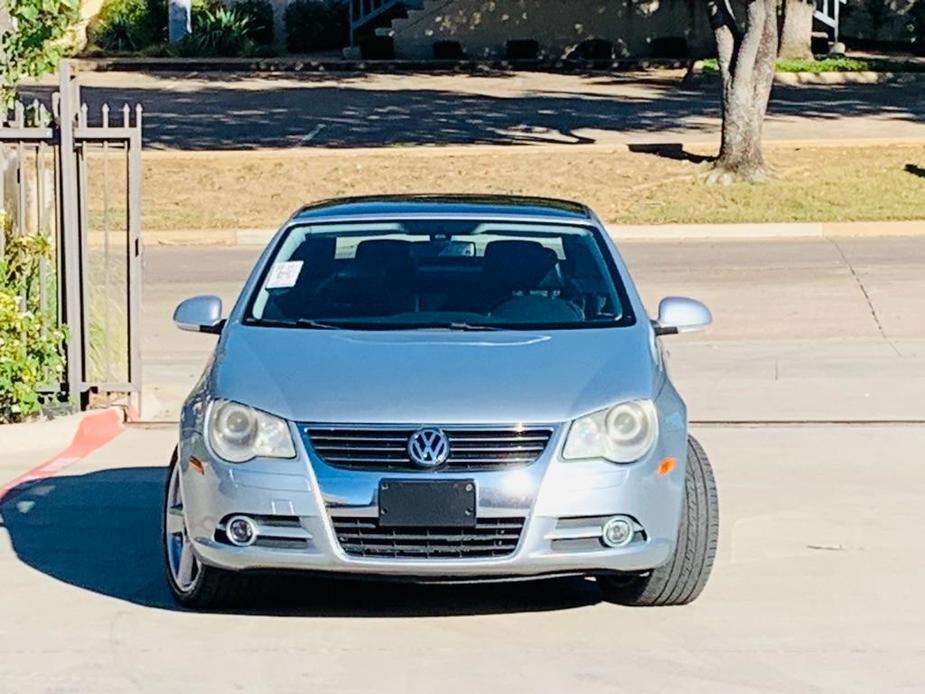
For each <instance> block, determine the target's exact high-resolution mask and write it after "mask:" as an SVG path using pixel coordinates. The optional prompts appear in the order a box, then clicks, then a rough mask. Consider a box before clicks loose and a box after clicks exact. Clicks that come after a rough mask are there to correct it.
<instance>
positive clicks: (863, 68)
mask: <svg viewBox="0 0 925 694" xmlns="http://www.w3.org/2000/svg"><path fill="white" fill-rule="evenodd" d="M776 70H777V72H809V73H812V74H814V75H818V74H820V73H823V72H922V71H923V70H925V66H922V65H921V64H919V63H915V62H913V61H903V60H889V59H880V58H871V59H868V58H817V59H813V60H778V61H777V65H776ZM703 71H704V72H709V73H714V72H719V64H718V63H717V62H716V59H715V58H710V59H708V60H704V61H703Z"/></svg>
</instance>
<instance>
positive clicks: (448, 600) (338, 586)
mask: <svg viewBox="0 0 925 694" xmlns="http://www.w3.org/2000/svg"><path fill="white" fill-rule="evenodd" d="M165 473H166V468H161V467H157V468H154V467H135V468H116V469H109V470H102V471H99V472H91V473H87V474H84V475H71V476H59V477H53V478H49V479H47V480H42V481H40V482H37V483H32V484H30V485H27V486H23V487H18V488H16V489H14V490H12V491H11V492H9V493H8V494H7V495H6V496H5V497H4V498H3V499H2V500H0V515H2V527H5V528H6V530H7V532H8V533H9V536H10V542H11V544H12V547H13V550H14V551H15V552H16V555H17V557H18V558H19V559H20V560H21V561H23V562H24V563H25V564H27V565H28V566H30V567H32V568H34V569H36V570H38V571H40V572H42V573H44V574H46V575H48V576H51V577H53V578H55V579H57V580H60V581H63V582H64V583H68V584H70V585H73V586H77V587H79V588H83V589H85V590H89V591H92V592H94V593H99V594H102V595H108V596H110V597H114V598H118V599H120V600H126V601H128V602H132V603H135V604H138V605H144V606H147V607H154V608H160V609H169V610H176V609H179V608H178V607H177V606H176V604H175V603H174V601H173V599H172V598H171V596H170V592H169V590H168V588H167V584H166V581H165V578H164V569H163V563H162V560H161V550H160V542H161V539H160V534H161V520H160V514H161V502H162V499H161V496H162V493H163V488H164V484H165ZM600 600H601V597H600V592H599V591H598V589H597V587H596V586H595V584H594V582H593V581H591V580H586V579H582V578H555V579H545V580H534V581H521V582H511V583H490V584H453V585H447V584H442V585H433V584H427V585H422V584H411V583H395V582H382V581H371V580H363V581H346V580H332V579H329V578H326V579H322V578H317V577H312V576H307V575H306V576H303V575H298V574H283V575H260V576H258V577H257V581H256V584H255V589H254V595H253V596H252V599H251V600H249V601H248V604H247V606H246V607H244V608H241V609H236V610H234V611H235V612H239V613H242V614H263V615H275V616H296V617H298V616H304V617H418V616H449V615H476V614H497V613H513V612H532V611H545V610H563V609H570V608H575V607H583V606H586V605H592V604H595V603H597V602H599V601H600Z"/></svg>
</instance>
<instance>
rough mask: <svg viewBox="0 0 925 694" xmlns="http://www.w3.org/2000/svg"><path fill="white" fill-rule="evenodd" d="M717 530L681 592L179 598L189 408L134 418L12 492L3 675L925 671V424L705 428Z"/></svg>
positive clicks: (790, 683) (641, 679) (734, 681)
mask: <svg viewBox="0 0 925 694" xmlns="http://www.w3.org/2000/svg"><path fill="white" fill-rule="evenodd" d="M696 434H697V435H698V436H699V437H700V438H701V440H702V441H703V443H704V444H705V446H706V447H707V450H708V451H709V452H710V454H711V457H712V458H713V461H714V465H715V467H716V472H717V479H718V484H719V490H720V503H721V526H722V530H721V537H720V548H719V555H718V561H717V565H716V568H715V571H714V576H713V580H712V582H711V583H710V585H709V586H708V588H707V590H706V591H705V593H704V594H703V596H702V597H701V599H700V600H699V601H698V602H696V603H694V604H693V605H690V606H687V607H681V608H662V609H646V608H637V609H628V608H621V607H618V606H614V605H610V604H606V603H602V602H601V600H600V595H599V592H598V591H597V589H596V587H595V586H594V584H593V583H592V582H590V581H587V580H583V579H579V578H573V579H558V580H550V581H542V582H529V583H511V584H500V585H488V586H471V585H469V586H403V585H394V584H380V583H367V582H363V583H332V582H327V581H318V580H315V581H312V580H303V579H298V580H297V579H287V580H285V581H269V580H266V581H264V582H263V583H261V584H260V597H259V604H258V605H257V606H256V607H255V608H254V609H252V610H251V611H250V612H248V613H226V614H209V615H197V614H191V613H186V612H181V611H177V610H176V609H174V608H173V606H172V605H171V603H170V600H169V597H168V593H167V589H166V586H165V584H164V579H163V577H162V570H161V560H160V545H159V532H160V528H159V526H160V495H161V491H162V486H163V483H164V464H165V462H166V460H167V458H168V456H169V454H170V451H171V448H172V446H173V444H174V438H175V431H174V430H173V428H172V427H159V428H155V429H149V428H138V427H136V428H131V429H129V430H128V431H126V432H125V433H123V434H122V435H121V436H120V437H118V438H117V439H116V440H115V441H114V442H112V443H111V444H109V445H108V446H107V447H105V448H103V449H101V450H100V451H98V452H97V453H95V454H94V455H93V456H91V457H89V458H87V459H86V460H85V461H83V462H81V463H79V464H77V465H75V466H74V467H72V468H70V469H68V470H67V471H66V473H65V474H62V475H60V476H58V477H55V478H51V479H49V480H46V481H45V482H43V483H41V484H39V485H36V486H34V487H31V488H29V489H27V490H25V491H23V492H22V493H21V494H19V495H18V496H15V497H12V498H9V499H7V500H5V501H4V502H3V503H2V505H0V513H2V518H3V525H2V527H0V586H2V594H0V595H2V597H0V691H2V692H4V693H6V692H9V693H10V694H32V693H33V692H35V693H39V692H41V693H47V692H67V693H74V694H83V693H85V692H86V693H88V694H98V693H100V692H157V693H158V694H169V693H171V692H184V693H186V692H190V691H195V692H226V691H246V692H257V693H259V692H271V691H272V692H274V693H279V694H285V693H287V692H299V693H300V694H301V693H302V692H306V691H323V692H383V691H403V692H409V693H416V692H428V693H429V692H432V691H440V692H444V693H447V694H449V693H452V692H483V691H484V692H494V691H507V692H623V691H625V692H653V693H658V694H662V693H663V692H665V691H678V692H710V693H715V692H839V693H844V692H864V693H865V694H867V693H868V692H873V691H876V692H894V691H896V692H899V691H908V692H912V691H922V690H923V689H925V643H923V641H922V638H921V636H922V634H923V633H925V598H923V593H922V591H921V590H919V587H918V582H919V581H918V577H920V576H921V575H923V572H925V558H923V555H922V553H921V552H918V551H915V548H917V547H920V546H921V541H920V539H919V535H920V529H921V527H922V526H923V523H925V509H923V506H922V504H921V489H922V487H923V484H925V468H923V467H922V466H921V465H918V464H916V462H915V461H916V460H917V459H918V458H919V457H920V454H919V452H920V451H921V448H922V444H923V443H925V427H921V426H892V427H882V426H881V427H819V426H816V427H777V428H746V427H732V428H720V427H709V428H704V427H701V428H699V429H698V430H697V431H696Z"/></svg>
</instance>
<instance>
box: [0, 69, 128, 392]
mask: <svg viewBox="0 0 925 694" xmlns="http://www.w3.org/2000/svg"><path fill="white" fill-rule="evenodd" d="M141 129H142V113H141V107H140V106H136V107H135V108H134V109H131V108H130V107H129V106H128V105H125V106H124V107H123V108H122V109H120V110H119V111H118V112H116V113H113V112H110V110H109V107H108V106H106V105H104V106H103V107H102V108H101V110H100V113H99V114H90V113H89V109H88V108H87V105H86V104H84V103H82V102H81V99H80V87H79V84H78V81H77V78H76V76H75V75H74V74H73V73H72V69H71V66H70V64H69V63H68V62H67V61H64V62H62V63H61V65H60V67H59V83H58V89H57V91H55V92H54V93H53V94H51V97H50V99H49V100H48V101H47V102H45V103H43V102H40V101H38V100H36V101H34V102H32V103H31V104H28V105H26V104H23V103H21V102H17V103H15V104H14V107H13V108H12V109H11V110H4V109H0V209H2V210H3V211H5V212H6V215H7V217H8V219H10V220H11V222H12V225H13V233H14V234H40V235H43V236H45V237H46V238H47V239H49V241H50V242H51V243H52V244H53V247H54V261H53V263H48V262H44V263H43V265H42V267H41V268H40V274H41V280H40V282H39V289H38V291H39V292H40V306H41V307H42V310H43V311H47V312H48V313H49V314H50V315H54V316H55V317H56V318H57V320H58V322H59V324H61V325H64V326H67V330H68V333H69V337H68V340H67V344H66V359H67V367H66V370H65V373H64V375H63V378H62V381H61V382H60V383H57V384H49V389H52V390H55V391H57V392H58V393H60V394H61V395H62V398H63V399H64V400H66V401H68V402H70V403H71V404H72V405H73V406H79V407H80V408H86V407H87V406H88V405H89V404H90V403H91V401H92V400H94V398H101V399H111V398H113V397H118V396H128V397H129V399H130V402H131V404H133V405H134V406H135V407H136V408H137V407H139V406H140V403H141V324H140V318H141V252H142V248H141ZM0 244H2V234H0ZM0 251H2V247H0Z"/></svg>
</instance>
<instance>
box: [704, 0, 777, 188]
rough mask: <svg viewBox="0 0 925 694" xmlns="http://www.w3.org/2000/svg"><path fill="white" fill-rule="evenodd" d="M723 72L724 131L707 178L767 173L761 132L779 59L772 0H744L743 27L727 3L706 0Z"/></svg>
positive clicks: (757, 176)
mask: <svg viewBox="0 0 925 694" xmlns="http://www.w3.org/2000/svg"><path fill="white" fill-rule="evenodd" d="M708 9H709V11H710V22H711V24H712V26H713V32H714V36H715V38H716V47H717V55H718V59H719V68H720V74H721V76H722V90H723V94H722V111H723V130H722V144H721V145H720V151H719V156H718V157H717V159H716V162H715V163H714V172H713V174H711V179H712V180H715V181H723V182H725V181H730V180H741V181H751V182H760V181H764V180H766V178H767V173H766V171H765V163H764V154H763V152H762V148H761V132H762V126H763V124H764V117H765V114H766V113H767V109H768V99H769V98H770V96H771V85H772V84H773V82H774V63H775V61H776V60H777V35H778V33H777V2H776V0H747V4H746V16H745V31H744V32H743V31H742V30H741V29H740V27H739V24H738V22H737V20H736V18H735V15H734V14H733V11H732V6H731V4H730V3H729V2H726V1H723V0H708Z"/></svg>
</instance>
